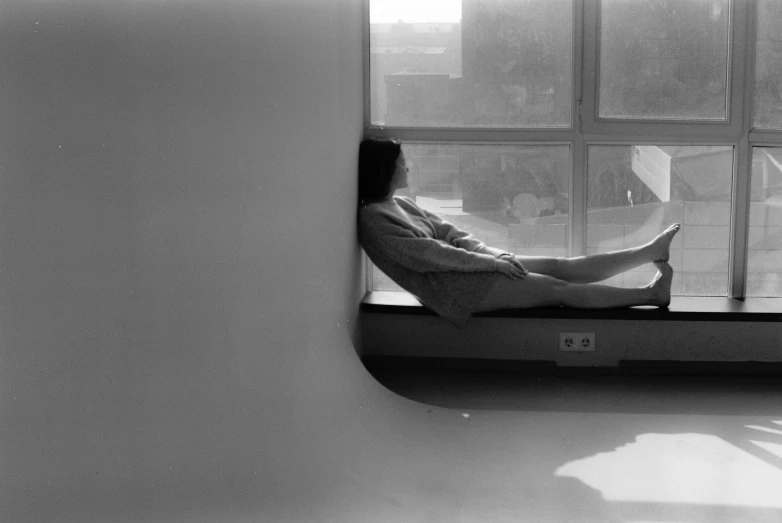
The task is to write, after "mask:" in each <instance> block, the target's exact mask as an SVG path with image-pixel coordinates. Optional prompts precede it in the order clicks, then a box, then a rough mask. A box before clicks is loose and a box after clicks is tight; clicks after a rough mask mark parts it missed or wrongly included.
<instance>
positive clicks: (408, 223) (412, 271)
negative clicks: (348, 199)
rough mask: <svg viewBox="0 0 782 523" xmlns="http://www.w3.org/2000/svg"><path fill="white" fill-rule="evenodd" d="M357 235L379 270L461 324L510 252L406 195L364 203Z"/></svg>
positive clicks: (468, 315)
mask: <svg viewBox="0 0 782 523" xmlns="http://www.w3.org/2000/svg"><path fill="white" fill-rule="evenodd" d="M358 234H359V242H360V243H361V246H362V247H363V248H364V251H365V252H366V253H367V255H368V256H369V258H370V259H371V260H372V262H373V263H374V264H375V265H376V266H377V267H378V268H379V269H380V270H381V271H383V272H384V273H385V274H387V275H388V276H389V277H390V278H391V279H392V280H394V281H395V282H396V283H397V284H398V285H399V286H400V287H402V288H403V289H405V290H407V291H408V292H410V293H411V294H413V295H414V296H415V297H416V298H418V300H419V301H421V302H422V303H423V304H424V305H426V306H427V307H429V308H431V309H432V310H433V311H435V312H436V313H438V314H439V315H441V316H443V317H444V318H446V319H447V320H449V321H451V322H452V323H454V324H455V325H457V326H462V325H464V324H465V323H466V322H467V320H468V319H469V318H470V315H471V314H472V312H473V311H474V310H475V309H476V307H477V306H478V305H480V303H481V302H482V301H483V298H484V297H485V296H486V294H487V293H488V291H489V288H490V287H491V285H493V284H494V282H495V281H496V280H497V278H498V276H501V274H500V273H498V272H497V267H498V264H499V262H498V260H497V258H498V257H499V256H501V255H503V254H509V253H506V252H505V251H502V250H499V249H495V248H493V247H487V246H486V245H484V244H483V243H482V242H481V241H479V240H477V239H476V238H475V237H473V236H472V235H470V234H469V233H467V232H465V231H462V230H460V229H458V228H457V227H455V226H454V225H452V224H450V223H448V222H447V221H445V220H443V219H442V218H440V217H439V216H437V215H435V214H432V213H430V212H428V211H426V210H424V209H422V208H421V207H419V206H418V205H416V204H415V203H414V202H413V200H411V199H410V198H406V197H398V196H397V197H394V198H393V199H392V200H388V201H382V202H375V203H370V204H367V205H364V206H362V207H361V208H360V209H359V214H358Z"/></svg>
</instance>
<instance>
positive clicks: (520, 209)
mask: <svg viewBox="0 0 782 523" xmlns="http://www.w3.org/2000/svg"><path fill="white" fill-rule="evenodd" d="M402 149H403V151H404V155H405V159H406V160H407V161H408V163H409V164H411V166H410V173H409V175H408V185H409V187H408V189H406V190H404V191H397V193H396V194H397V195H402V196H409V197H410V198H412V199H413V200H415V202H416V203H417V204H418V205H420V206H421V207H423V208H424V209H426V210H428V211H430V212H433V213H435V214H438V215H440V216H441V217H442V218H443V219H445V220H446V221H448V222H450V223H452V224H454V225H455V226H457V227H459V228H460V229H463V230H465V231H467V232H469V233H471V234H472V235H473V236H475V237H476V238H478V239H479V240H481V241H482V242H484V243H485V244H486V245H489V246H491V247H497V248H498V249H503V250H507V251H510V252H515V253H518V254H526V255H531V256H567V224H568V209H569V197H568V187H569V178H570V176H569V173H570V147H569V146H568V145H544V146H513V145H462V144H442V143H439V144H438V143H410V144H404V145H403V147H402ZM374 290H398V287H396V285H395V284H394V283H393V282H392V281H391V280H390V278H388V277H387V276H386V275H384V274H383V273H382V272H380V270H378V269H377V267H375V268H374Z"/></svg>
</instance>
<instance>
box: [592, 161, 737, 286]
mask: <svg viewBox="0 0 782 523" xmlns="http://www.w3.org/2000/svg"><path fill="white" fill-rule="evenodd" d="M588 155H589V156H588V158H589V159H588V161H589V185H588V199H589V200H588V207H587V253H588V254H592V253H596V252H607V251H613V250H618V249H623V248H628V247H634V246H636V245H641V244H644V243H646V242H648V241H649V240H651V239H652V238H654V237H655V236H656V235H657V234H659V233H660V232H662V231H663V230H664V229H665V228H666V227H667V226H668V225H669V224H671V223H674V222H679V223H681V224H682V230H681V231H680V232H679V233H678V234H677V235H676V236H675V237H674V240H673V243H672V245H671V258H670V262H669V263H670V264H671V265H672V266H673V269H674V280H673V286H672V292H673V293H674V294H679V295H688V296H725V295H727V289H728V250H729V242H730V191H731V185H732V183H731V182H732V166H733V148H732V147H718V146H706V147H693V146H656V145H609V146H591V147H589V150H588ZM655 273H656V269H655V268H654V265H652V264H647V265H645V266H643V267H639V268H638V269H636V270H633V271H630V272H627V273H625V274H622V275H619V276H616V277H614V278H611V279H610V280H607V282H608V283H610V284H614V285H620V286H624V287H639V286H642V285H646V284H647V283H649V281H650V280H651V278H652V277H653V276H654V274H655Z"/></svg>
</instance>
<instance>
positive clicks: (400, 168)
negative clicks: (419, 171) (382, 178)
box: [391, 152, 410, 190]
mask: <svg viewBox="0 0 782 523" xmlns="http://www.w3.org/2000/svg"><path fill="white" fill-rule="evenodd" d="M409 171H410V169H409V168H408V167H407V161H406V160H405V154H404V153H402V152H400V153H399V156H398V157H397V159H396V170H395V171H394V176H393V177H392V178H391V189H394V190H396V189H404V188H405V187H407V173H408V172H409Z"/></svg>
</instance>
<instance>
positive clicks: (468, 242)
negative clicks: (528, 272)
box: [416, 205, 511, 258]
mask: <svg viewBox="0 0 782 523" xmlns="http://www.w3.org/2000/svg"><path fill="white" fill-rule="evenodd" d="M416 207H418V206H417V205H416ZM418 209H420V210H421V212H423V214H424V216H426V217H427V218H428V219H429V221H430V222H431V223H432V225H433V226H434V228H435V233H436V235H437V238H439V239H441V240H443V241H444V242H447V243H449V244H450V245H453V246H455V247H460V248H462V249H465V250H468V251H472V252H477V253H481V254H489V255H491V256H494V257H495V258H498V257H499V256H502V255H503V254H511V253H509V252H506V251H503V250H501V249H497V248H495V247H489V246H488V245H486V244H485V243H483V242H482V241H480V240H479V239H478V238H476V237H475V236H473V235H472V234H470V233H468V232H467V231H463V230H462V229H459V228H458V227H456V226H455V225H454V224H452V223H450V222H448V221H446V220H443V219H442V218H440V217H439V216H437V215H436V214H434V213H431V212H429V211H427V210H426V209H423V208H421V207H418Z"/></svg>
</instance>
